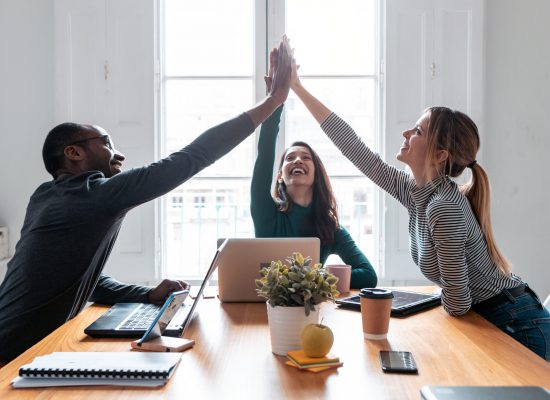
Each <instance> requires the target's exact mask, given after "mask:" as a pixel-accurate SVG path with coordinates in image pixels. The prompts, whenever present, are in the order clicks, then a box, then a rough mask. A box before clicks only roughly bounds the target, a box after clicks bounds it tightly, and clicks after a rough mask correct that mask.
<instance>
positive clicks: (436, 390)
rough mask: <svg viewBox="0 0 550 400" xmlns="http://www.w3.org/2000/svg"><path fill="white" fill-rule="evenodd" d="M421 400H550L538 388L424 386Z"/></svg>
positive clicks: (548, 394)
mask: <svg viewBox="0 0 550 400" xmlns="http://www.w3.org/2000/svg"><path fill="white" fill-rule="evenodd" d="M420 394H421V396H422V399H423V400H550V392H549V391H548V390H546V389H544V388H542V387H540V386H424V387H423V388H422V389H420Z"/></svg>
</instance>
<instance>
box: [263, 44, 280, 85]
mask: <svg viewBox="0 0 550 400" xmlns="http://www.w3.org/2000/svg"><path fill="white" fill-rule="evenodd" d="M278 59H279V49H277V48H276V47H274V48H272V49H271V51H270V52H269V69H268V71H267V75H266V76H264V81H265V85H266V88H267V93H269V92H270V91H271V84H272V83H273V73H274V71H275V68H276V67H277V61H278Z"/></svg>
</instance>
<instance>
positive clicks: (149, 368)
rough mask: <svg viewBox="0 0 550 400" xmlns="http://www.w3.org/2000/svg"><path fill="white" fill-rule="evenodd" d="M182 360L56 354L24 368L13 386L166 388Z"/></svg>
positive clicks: (135, 355)
mask: <svg viewBox="0 0 550 400" xmlns="http://www.w3.org/2000/svg"><path fill="white" fill-rule="evenodd" d="M180 359H181V354H180V353H141V352H59V353H52V354H47V355H44V356H40V357H36V358H35V359H34V360H33V362H32V363H31V364H26V365H23V366H22V367H21V368H20V369H19V377H17V378H15V379H14V380H13V381H12V386H13V387H15V388H23V387H47V386H89V385H121V386H162V385H164V384H165V383H166V382H167V381H168V379H169V378H170V377H171V376H172V373H173V372H174V369H175V368H176V365H177V364H178V362H179V361H180Z"/></svg>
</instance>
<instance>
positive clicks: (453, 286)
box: [291, 63, 550, 361]
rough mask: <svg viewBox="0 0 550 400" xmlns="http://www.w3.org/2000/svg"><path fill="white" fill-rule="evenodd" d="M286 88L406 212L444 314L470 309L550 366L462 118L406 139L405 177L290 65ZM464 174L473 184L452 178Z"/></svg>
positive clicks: (427, 116) (542, 319) (543, 318)
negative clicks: (500, 240)
mask: <svg viewBox="0 0 550 400" xmlns="http://www.w3.org/2000/svg"><path fill="white" fill-rule="evenodd" d="M291 88H292V90H293V91H294V92H295V93H296V95H297V96H298V97H299V98H300V99H301V100H302V102H303V103H304V105H305V106H306V107H307V109H308V110H309V111H310V112H311V114H312V115H313V117H314V118H315V119H316V120H317V122H319V124H320V125H321V128H322V129H323V131H325V133H326V134H327V135H328V137H329V138H330V139H331V140H332V141H333V142H334V144H335V145H336V146H337V147H338V148H339V149H340V150H341V151H342V153H343V154H344V155H345V156H346V157H347V158H348V159H349V160H350V161H351V162H352V163H353V164H354V165H355V166H356V167H357V168H359V170H361V172H363V173H364V174H365V175H366V176H367V177H368V178H370V179H371V180H372V181H373V182H374V183H376V184H377V185H378V186H380V187H381V188H382V189H384V190H385V191H386V192H388V193H389V194H390V195H392V196H393V197H395V198H396V199H397V200H398V201H399V202H400V203H401V204H402V205H403V206H404V207H406V208H407V210H408V212H409V235H410V247H411V255H412V258H413V261H414V262H415V264H416V265H418V267H419V268H420V270H421V271H422V273H423V274H424V276H425V277H426V278H428V279H429V280H430V281H432V282H434V283H435V284H437V285H439V286H440V287H441V288H442V291H441V300H442V304H443V307H444V309H445V310H446V311H447V312H448V313H449V314H451V315H454V316H459V315H463V314H465V313H467V312H468V311H469V310H470V309H473V310H474V311H476V312H477V313H479V314H480V315H482V316H483V317H484V318H486V319H487V320H488V321H490V322H492V323H493V324H495V325H496V326H497V327H498V328H500V329H501V330H503V331H504V332H505V333H507V334H509V335H510V336H512V337H513V338H515V339H516V340H518V341H519V342H521V343H522V344H524V345H525V346H527V347H529V348H530V349H531V350H533V351H534V352H535V353H537V354H538V355H540V356H541V357H543V358H545V359H546V360H548V361H550V313H549V312H548V310H547V309H546V308H544V306H542V304H541V302H540V300H539V298H538V297H537V295H536V294H535V293H534V292H533V291H532V289H530V288H529V287H528V286H527V285H526V284H525V283H524V282H522V280H521V278H520V277H518V276H516V275H514V274H512V273H511V272H510V267H511V265H510V263H509V262H508V260H506V258H505V257H504V256H503V255H502V254H501V252H500V251H499V250H498V248H497V246H496V243H495V240H494V237H493V233H492V228H491V220H490V214H489V210H490V205H489V181H488V178H487V175H486V173H485V171H484V169H483V168H482V167H481V166H480V165H479V164H478V163H477V162H476V154H477V151H478V149H479V135H478V132H477V127H476V125H475V124H474V122H473V121H472V120H471V119H470V118H469V117H468V116H467V115H465V114H463V113H461V112H459V111H454V110H451V109H448V108H445V107H431V108H428V109H427V110H426V111H425V113H424V114H423V115H422V116H421V117H420V119H419V120H418V122H417V123H416V125H415V126H414V127H413V128H412V129H410V130H407V131H405V132H403V137H404V140H403V144H402V146H401V148H400V150H399V153H398V154H397V159H398V160H399V161H401V162H403V163H405V164H406V165H407V166H408V167H409V168H410V172H411V173H408V172H405V171H402V170H399V169H397V168H395V167H393V166H390V165H388V164H386V163H385V162H384V161H382V160H381V159H380V156H379V155H378V154H375V153H374V152H372V151H371V150H370V149H369V148H368V147H367V146H366V145H365V144H364V143H363V142H362V141H361V139H360V138H359V137H358V136H357V134H356V133H355V132H354V131H353V129H352V128H351V127H350V126H349V125H348V124H347V123H346V122H345V121H343V120H342V119H341V118H339V117H338V116H337V115H336V114H335V113H333V112H331V111H330V110H329V109H328V108H327V107H325V106H324V105H323V104H322V103H321V102H320V101H319V100H318V99H316V98H315V97H314V96H313V95H311V94H310V93H309V92H308V91H307V90H306V89H305V88H304V87H303V85H302V84H301V82H300V80H299V78H298V75H297V68H296V64H295V63H294V65H293V77H292V80H291ZM466 168H469V169H470V171H471V175H472V177H471V180H470V182H469V183H468V184H466V185H463V186H459V185H457V184H456V183H455V182H454V181H453V180H451V178H455V177H458V176H460V175H461V174H462V172H463V171H464V170H465V169H466Z"/></svg>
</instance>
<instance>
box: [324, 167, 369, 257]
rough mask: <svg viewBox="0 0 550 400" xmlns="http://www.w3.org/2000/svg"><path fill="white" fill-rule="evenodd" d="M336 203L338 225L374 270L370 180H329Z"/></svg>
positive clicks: (361, 178) (360, 178)
mask: <svg viewBox="0 0 550 400" xmlns="http://www.w3.org/2000/svg"><path fill="white" fill-rule="evenodd" d="M331 184H332V189H333V191H334V193H335V196H336V201H337V202H338V217H339V219H340V225H342V226H343V227H344V228H346V229H347V230H348V232H349V233H350V235H351V237H352V238H353V240H354V241H355V243H356V244H357V246H358V247H359V248H360V249H361V250H362V251H363V253H364V254H365V255H366V256H367V258H368V259H369V261H370V262H371V263H372V264H373V266H374V267H375V268H377V267H378V266H377V265H376V264H375V261H376V256H375V246H374V244H375V237H374V233H373V232H374V227H373V225H374V216H375V214H374V206H375V204H376V202H375V199H374V196H375V193H376V192H375V186H374V183H372V181H371V180H370V179H367V178H365V177H359V178H331Z"/></svg>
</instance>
